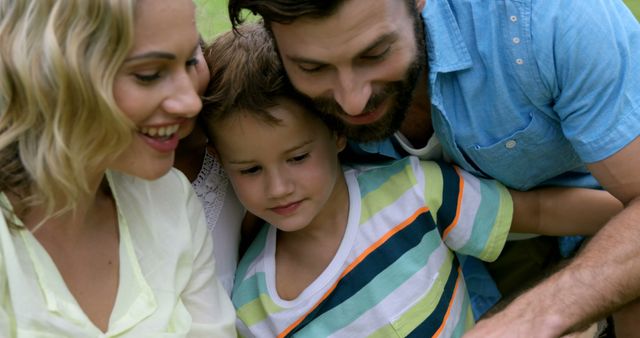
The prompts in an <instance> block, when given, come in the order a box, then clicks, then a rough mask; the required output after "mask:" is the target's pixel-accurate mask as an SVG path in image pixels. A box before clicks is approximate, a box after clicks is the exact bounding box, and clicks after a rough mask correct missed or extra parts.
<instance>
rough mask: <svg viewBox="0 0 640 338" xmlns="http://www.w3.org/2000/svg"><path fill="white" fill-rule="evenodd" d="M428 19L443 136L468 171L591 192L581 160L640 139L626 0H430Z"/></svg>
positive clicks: (639, 73)
mask: <svg viewBox="0 0 640 338" xmlns="http://www.w3.org/2000/svg"><path fill="white" fill-rule="evenodd" d="M422 15H423V17H424V19H425V23H426V31H427V51H428V53H429V66H430V82H431V83H430V85H431V98H432V104H433V105H432V106H433V108H432V119H433V124H434V129H435V131H436V134H437V135H438V137H439V139H440V142H441V143H442V145H443V148H444V149H445V152H446V153H447V154H448V155H449V156H450V157H451V158H453V160H454V161H455V162H456V163H457V164H458V165H460V166H461V167H463V168H464V169H466V170H467V171H469V172H471V173H474V174H476V175H481V176H488V177H493V178H495V179H498V180H499V181H501V182H503V183H504V184H505V185H507V186H509V187H512V188H515V189H520V190H526V189H529V188H532V187H535V186H539V185H544V184H548V183H553V184H560V185H571V186H576V185H577V186H589V187H593V186H597V182H596V181H595V180H594V179H593V178H591V177H590V175H589V174H588V172H587V171H586V168H585V166H584V164H585V163H592V162H596V161H600V160H602V159H605V158H607V157H608V156H610V155H612V154H614V153H615V152H617V151H618V150H620V149H621V148H622V147H624V146H625V145H627V144H629V143H630V142H631V141H633V140H634V139H635V138H636V137H638V135H639V134H640V25H639V24H638V21H637V20H636V18H635V17H634V16H633V15H632V14H631V12H630V11H629V10H628V8H627V7H626V6H625V5H624V3H623V2H622V1H621V0H580V1H558V0H512V1H504V0H502V1H498V0H491V1H488V0H487V1H477V0H473V1H472V0H431V1H428V2H427V5H426V7H425V10H424V11H423V13H422Z"/></svg>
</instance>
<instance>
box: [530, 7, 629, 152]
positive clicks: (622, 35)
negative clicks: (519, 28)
mask: <svg viewBox="0 0 640 338" xmlns="http://www.w3.org/2000/svg"><path fill="white" fill-rule="evenodd" d="M535 3H536V5H534V6H533V9H534V11H533V13H532V19H531V25H532V43H533V45H532V50H533V51H535V57H536V61H537V66H538V68H539V69H540V73H541V77H542V82H543V84H544V86H545V87H546V88H548V89H549V92H550V93H551V95H550V97H549V100H550V101H551V102H552V105H553V110H554V112H555V113H556V114H557V118H558V120H559V121H561V124H562V131H563V134H564V135H565V136H566V137H567V139H568V140H570V141H571V144H572V145H573V147H574V148H575V150H576V152H577V153H578V154H579V156H580V158H581V159H582V160H583V161H584V162H586V163H593V162H597V161H600V160H603V159H605V158H607V157H609V156H611V155H613V154H614V153H615V152H617V151H619V150H620V149H622V148H623V147H624V146H626V145H627V144H629V143H630V142H631V141H633V140H634V139H635V138H636V137H638V135H639V134H640V76H639V74H640V25H639V24H638V21H637V19H636V18H635V17H634V16H633V14H631V12H630V11H629V10H628V9H627V8H626V7H625V5H624V3H623V2H622V1H593V0H582V1H555V0H537V1H536V2H535Z"/></svg>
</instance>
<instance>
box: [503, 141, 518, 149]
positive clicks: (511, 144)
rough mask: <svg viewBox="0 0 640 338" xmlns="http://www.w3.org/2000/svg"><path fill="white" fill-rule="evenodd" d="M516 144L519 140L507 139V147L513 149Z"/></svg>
mask: <svg viewBox="0 0 640 338" xmlns="http://www.w3.org/2000/svg"><path fill="white" fill-rule="evenodd" d="M516 144H517V142H516V141H515V140H509V141H507V143H505V144H504V146H505V147H506V148H507V149H513V148H515V147H516Z"/></svg>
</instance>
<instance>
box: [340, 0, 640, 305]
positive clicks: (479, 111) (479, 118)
mask: <svg viewBox="0 0 640 338" xmlns="http://www.w3.org/2000/svg"><path fill="white" fill-rule="evenodd" d="M422 17H423V18H424V21H425V30H426V47H427V53H428V56H429V67H430V72H429V81H430V90H431V93H430V95H431V99H432V112H431V113H432V120H433V126H434V129H435V132H436V134H437V136H438V138H439V139H440V142H441V143H442V146H443V149H444V151H445V152H446V153H447V155H448V156H449V157H450V158H452V159H453V161H454V162H456V163H457V164H458V165H460V166H461V167H462V168H464V169H465V170H467V171H469V172H471V173H473V174H475V175H479V176H484V177H492V178H495V179H498V180H499V181H501V182H502V183H504V184H505V185H507V186H509V187H511V188H514V189H520V190H527V189H530V188H532V187H536V186H541V185H561V186H580V187H598V186H599V185H598V183H597V181H596V180H595V179H594V178H593V177H592V176H591V175H590V174H589V173H588V171H587V170H586V167H585V164H586V163H593V162H597V161H600V160H602V159H605V158H607V157H608V156H611V155H612V154H614V153H615V152H617V151H619V150H620V149H622V148H623V147H624V146H625V145H627V144H629V143H630V142H631V141H633V140H634V139H635V138H636V137H638V136H639V135H640V25H639V24H638V21H637V20H636V18H635V17H634V16H633V15H632V14H631V12H630V11H629V10H628V8H627V7H626V6H625V5H624V3H623V2H622V1H621V0H576V1H566V0H565V1H558V0H484V1H478V0H430V1H427V4H426V6H425V9H424V11H423V12H422ZM350 145H351V150H352V151H353V152H355V153H363V152H368V153H378V154H382V155H385V156H388V157H397V156H403V154H402V151H401V150H400V149H399V147H396V146H394V144H393V140H385V141H382V142H374V143H367V144H361V145H356V144H353V143H351V144H350ZM467 261H475V260H470V259H468V260H467ZM475 262H476V263H474V264H467V263H465V265H464V266H463V271H464V274H465V280H466V281H467V284H468V288H469V292H470V294H471V297H472V305H473V309H474V314H475V315H476V317H477V316H479V315H480V314H482V313H484V312H485V311H486V310H487V309H488V308H489V307H490V306H492V305H493V304H494V303H495V302H496V301H497V300H498V299H499V298H500V294H499V293H498V291H497V289H496V288H495V284H494V283H493V281H492V280H491V278H490V276H489V275H488V273H487V272H486V270H484V267H482V268H480V267H478V265H480V264H477V263H478V262H477V261H475ZM467 265H469V268H467ZM473 266H475V267H473Z"/></svg>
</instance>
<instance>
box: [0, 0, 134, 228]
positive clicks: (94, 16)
mask: <svg viewBox="0 0 640 338" xmlns="http://www.w3.org/2000/svg"><path fill="white" fill-rule="evenodd" d="M135 3H136V0H2V1H0V81H1V82H0V168H1V169H0V191H4V192H7V191H10V192H11V193H13V194H15V195H17V196H19V199H20V201H18V203H17V204H14V209H15V212H22V211H24V210H26V209H28V208H29V207H32V206H34V205H43V206H45V208H46V209H45V210H46V216H51V215H52V214H54V213H55V212H62V211H66V210H72V209H73V208H74V207H75V206H76V204H77V202H78V201H80V200H82V199H83V198H86V197H88V196H89V194H90V193H91V187H90V185H91V183H92V182H89V180H90V175H92V174H93V175H95V174H96V170H99V169H98V168H100V167H101V165H102V166H104V163H105V161H107V160H109V159H111V158H113V157H115V156H116V155H117V154H119V153H121V152H122V151H123V150H124V149H125V148H126V147H127V145H129V143H130V140H131V137H132V130H133V129H132V128H133V126H132V123H131V122H130V121H129V120H128V118H127V117H126V116H125V115H124V114H123V113H122V112H121V111H120V109H119V108H118V106H117V105H116V103H115V101H114V98H113V83H114V78H115V76H116V73H117V72H118V70H119V68H120V66H121V65H122V63H123V62H124V60H125V58H126V56H127V54H128V53H129V50H130V48H131V46H132V44H133V37H134V12H135ZM141 99H143V98H141ZM5 212H6V210H5Z"/></svg>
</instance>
